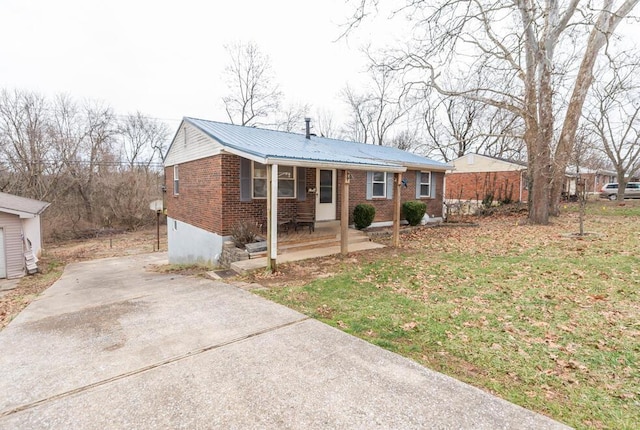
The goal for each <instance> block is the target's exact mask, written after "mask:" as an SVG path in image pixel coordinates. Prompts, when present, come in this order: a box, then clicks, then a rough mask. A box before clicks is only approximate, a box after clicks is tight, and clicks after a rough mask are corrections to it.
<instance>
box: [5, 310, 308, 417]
mask: <svg viewBox="0 0 640 430" xmlns="http://www.w3.org/2000/svg"><path fill="white" fill-rule="evenodd" d="M308 319H310V317H308V316H303V317H302V318H299V319H296V320H293V321H289V322H286V323H283V324H278V325H275V326H271V327H267V328H265V329H263V330H258V331H256V332H253V333H249V334H246V335H243V336H239V337H237V338H234V339H230V340H228V341H225V342H221V343H217V344H215V345H209V346H205V347H202V348H198V349H194V350H191V351H188V352H185V353H184V354H180V355H176V356H173V357H170V358H167V359H165V360H161V361H158V362H156V363H153V364H150V365H148V366H144V367H141V368H139V369H135V370H131V371H129V372H125V373H121V374H119V375H116V376H112V377H110V378H107V379H103V380H101V381H97V382H93V383H91V384H87V385H83V386H82V387H78V388H74V389H72V390H68V391H64V392H62V393H59V394H55V395H53V396H49V397H46V398H44V399H40V400H36V401H34V402H30V403H26V404H24V405H20V406H17V407H14V408H11V409H7V410H5V411H2V412H0V417H6V416H9V415H13V414H15V413H18V412H22V411H25V410H28V409H32V408H35V407H37V406H40V405H43V404H46V403H50V402H53V401H56V400H60V399H63V398H65V397H69V396H73V395H75V394H78V393H81V392H83V391H88V390H91V389H94V388H97V387H101V386H104V385H107V384H111V383H112V382H116V381H120V380H122V379H126V378H129V377H131V376H135V375H139V374H141V373H144V372H148V371H150V370H153V369H157V368H159V367H162V366H166V365H168V364H172V363H175V362H178V361H181V360H184V359H187V358H191V357H194V356H197V355H200V354H203V353H205V352H208V351H211V350H214V349H219V348H223V347H225V346H228V345H232V344H234V343H238V342H242V341H244V340H247V339H251V338H254V337H257V336H261V335H263V334H267V333H271V332H274V331H277V330H280V329H282V328H285V327H289V326H293V325H296V324H299V323H301V322H304V321H306V320H308Z"/></svg>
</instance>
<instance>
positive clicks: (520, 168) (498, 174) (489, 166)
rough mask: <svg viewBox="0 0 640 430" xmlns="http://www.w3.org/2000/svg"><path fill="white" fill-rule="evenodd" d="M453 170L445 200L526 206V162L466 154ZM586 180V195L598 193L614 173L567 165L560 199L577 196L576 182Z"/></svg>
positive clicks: (457, 160)
mask: <svg viewBox="0 0 640 430" xmlns="http://www.w3.org/2000/svg"><path fill="white" fill-rule="evenodd" d="M451 164H452V165H453V166H454V168H453V170H450V171H447V174H446V177H445V181H446V195H445V200H446V201H447V202H449V203H455V202H472V203H479V202H482V201H483V200H484V199H485V198H486V197H487V196H489V195H491V196H493V201H505V200H508V201H513V202H522V203H526V202H527V199H528V197H529V191H528V187H527V163H525V162H521V161H514V160H506V159H502V158H497V157H490V156H488V155H481V154H466V155H463V156H462V157H459V158H456V159H455V160H452V161H451ZM578 177H580V178H581V179H583V180H584V181H585V186H586V189H587V193H589V194H598V193H599V192H600V189H601V188H602V186H603V185H604V184H606V183H609V182H615V181H616V175H615V172H613V171H610V170H594V169H588V168H585V167H580V169H579V172H577V171H576V167H575V166H568V167H567V170H566V176H565V180H564V183H563V196H564V197H565V198H568V199H571V198H572V197H575V196H576V190H577V188H576V179H577V178H578Z"/></svg>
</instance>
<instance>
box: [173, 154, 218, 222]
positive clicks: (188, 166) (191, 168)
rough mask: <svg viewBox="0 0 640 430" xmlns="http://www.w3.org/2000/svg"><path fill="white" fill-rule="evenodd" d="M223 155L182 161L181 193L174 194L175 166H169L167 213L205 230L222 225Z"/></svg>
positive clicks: (180, 173) (180, 170)
mask: <svg viewBox="0 0 640 430" xmlns="http://www.w3.org/2000/svg"><path fill="white" fill-rule="evenodd" d="M221 161H222V156H216V157H208V158H204V159H201V160H195V161H190V162H187V163H182V164H180V165H179V167H178V168H179V184H180V194H179V195H177V196H174V195H173V166H170V167H166V168H165V178H166V179H165V180H166V188H167V195H166V199H165V201H166V205H167V215H168V216H170V217H171V218H174V219H177V220H179V221H183V222H186V223H188V224H191V225H193V226H196V227H199V228H201V229H203V230H207V231H212V232H219V231H220V229H221V209H220V203H219V202H220V200H219V198H220V196H221V187H220V182H219V181H220V177H221V174H220V172H221Z"/></svg>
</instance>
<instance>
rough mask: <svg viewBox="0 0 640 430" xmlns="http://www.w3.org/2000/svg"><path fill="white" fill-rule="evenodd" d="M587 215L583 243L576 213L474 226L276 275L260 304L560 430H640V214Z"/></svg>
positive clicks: (622, 209)
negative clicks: (271, 304) (566, 429)
mask: <svg viewBox="0 0 640 430" xmlns="http://www.w3.org/2000/svg"><path fill="white" fill-rule="evenodd" d="M588 210H589V212H590V214H589V215H588V217H587V221H586V226H585V227H586V231H588V232H590V233H591V234H590V235H588V236H586V237H584V238H575V237H572V235H571V234H572V233H575V232H577V231H578V224H577V213H576V211H574V210H572V208H571V207H568V208H566V211H565V213H564V214H563V215H562V216H561V217H559V218H554V219H553V220H552V225H549V226H530V225H526V223H524V222H523V221H524V218H522V217H511V216H503V217H500V218H498V219H495V218H493V219H492V218H486V219H482V218H480V219H477V220H475V221H477V222H478V223H479V226H477V227H453V226H443V227H438V228H422V229H417V230H414V231H413V232H411V233H409V234H406V235H403V237H402V240H401V243H402V246H401V248H399V249H392V248H386V249H382V250H380V251H378V252H369V253H362V254H357V255H352V256H349V257H347V258H345V259H342V258H337V257H334V258H326V259H322V260H318V261H315V262H309V261H306V262H301V264H299V265H298V264H290V265H283V266H282V267H281V269H282V271H283V273H281V274H278V275H275V276H274V277H273V278H270V275H264V274H258V275H256V277H258V278H261V279H257V282H261V283H263V284H267V285H269V284H271V287H270V288H269V289H267V290H263V291H261V292H259V294H262V295H263V296H265V297H267V298H269V299H271V300H274V301H277V302H280V303H282V304H284V305H287V306H289V307H291V308H294V309H297V310H299V311H300V312H303V313H305V314H307V315H310V316H312V317H314V318H317V319H319V320H321V321H324V322H326V323H328V324H331V325H333V326H336V327H338V328H340V329H342V330H344V331H346V332H347V333H351V334H353V335H355V336H358V337H361V338H362V339H365V340H367V341H369V342H371V343H374V344H376V345H379V346H381V347H383V348H386V349H389V350H391V351H394V352H397V353H399V354H401V355H404V356H406V357H409V358H411V359H413V360H415V361H417V362H419V363H421V364H423V365H425V366H427V367H429V368H431V369H434V370H437V371H440V372H443V373H445V374H448V375H451V376H453V377H455V378H458V379H460V380H462V381H465V382H468V383H470V384H472V385H475V386H477V387H480V388H482V389H485V390H487V391H490V392H492V393H494V394H496V395H498V396H500V397H502V398H504V399H506V400H509V401H511V402H514V403H516V404H519V405H521V406H523V407H525V408H528V409H532V410H534V411H537V412H540V413H543V414H545V415H548V416H550V417H552V418H554V419H557V420H559V421H561V422H564V423H566V424H568V425H571V426H574V427H577V428H612V429H625V428H626V429H631V428H637V426H638V423H640V363H639V360H638V356H639V355H640V312H639V311H640V301H639V298H640V297H639V296H640V294H639V292H638V289H639V286H640V258H639V256H640V228H638V225H639V220H640V204H638V202H629V203H625V204H624V206H621V205H618V204H617V203H616V202H597V203H595V202H594V203H591V204H590V205H589V207H588ZM300 279H307V280H308V281H300ZM288 280H290V281H288Z"/></svg>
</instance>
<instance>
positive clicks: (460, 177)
mask: <svg viewBox="0 0 640 430" xmlns="http://www.w3.org/2000/svg"><path fill="white" fill-rule="evenodd" d="M451 164H453V167H454V168H453V170H451V171H448V172H447V175H446V196H445V198H446V200H447V201H471V202H482V201H483V200H485V199H489V198H490V199H491V200H492V201H513V202H526V201H527V198H528V197H529V191H528V188H527V185H526V184H527V163H522V162H519V161H512V160H505V159H502V158H496V157H489V156H487V155H480V154H467V155H463V156H462V157H460V158H456V159H455V160H453V161H452V162H451Z"/></svg>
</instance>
